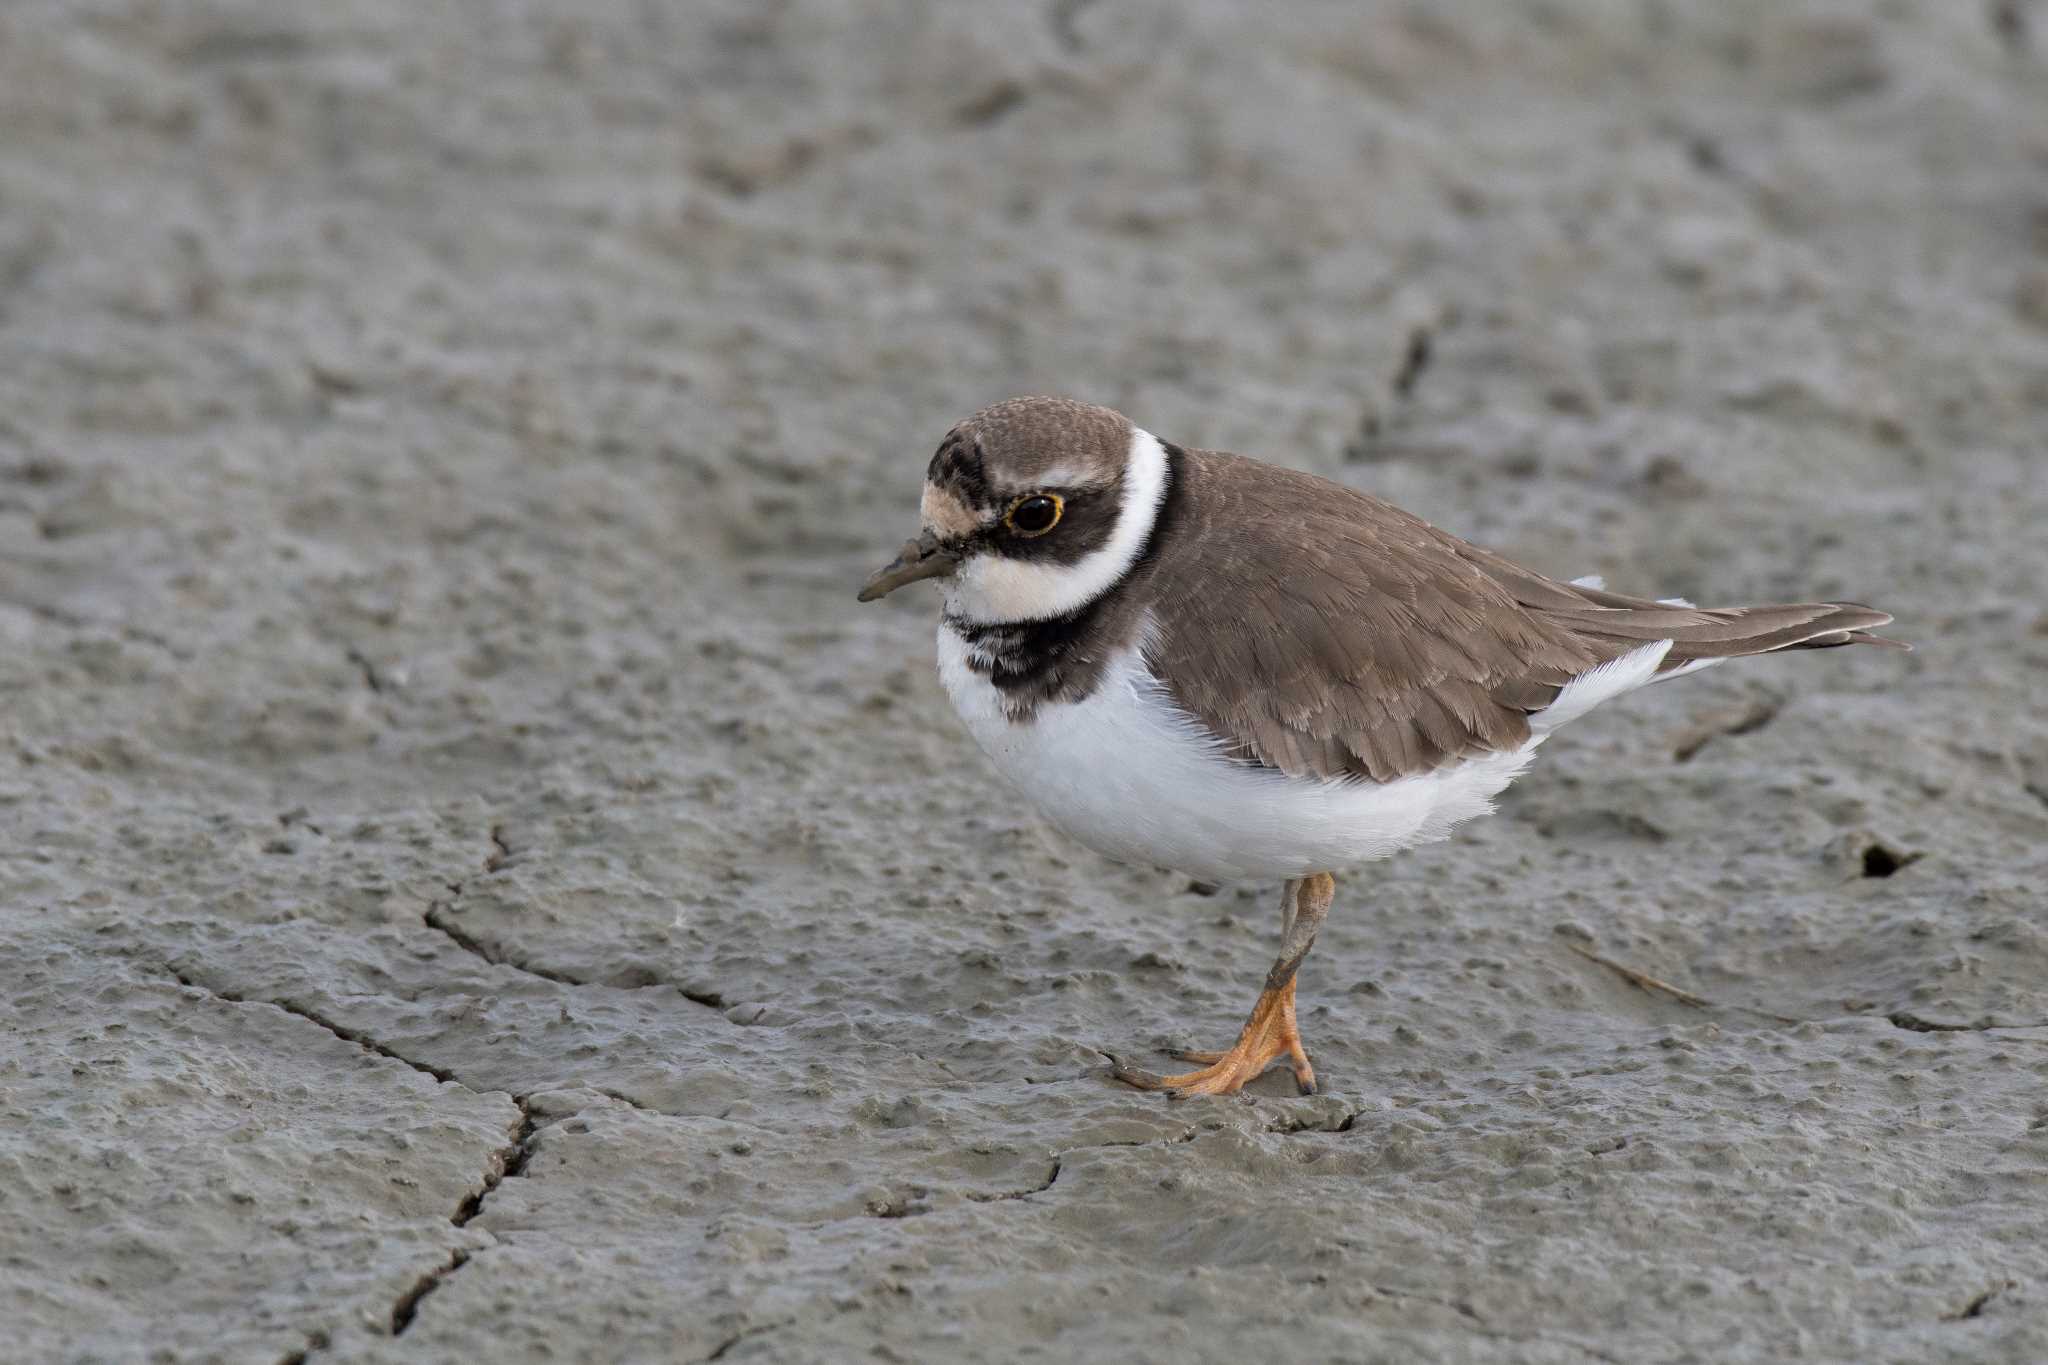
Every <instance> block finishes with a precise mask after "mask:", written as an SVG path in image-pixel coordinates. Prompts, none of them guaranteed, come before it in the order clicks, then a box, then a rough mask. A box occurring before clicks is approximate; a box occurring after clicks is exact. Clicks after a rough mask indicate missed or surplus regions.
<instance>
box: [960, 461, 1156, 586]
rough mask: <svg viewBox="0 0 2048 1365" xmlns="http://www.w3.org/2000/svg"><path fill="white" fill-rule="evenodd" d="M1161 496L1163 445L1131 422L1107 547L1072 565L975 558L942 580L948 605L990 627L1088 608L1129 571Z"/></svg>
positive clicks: (987, 556) (1149, 530) (989, 556)
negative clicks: (1122, 474)
mask: <svg viewBox="0 0 2048 1365" xmlns="http://www.w3.org/2000/svg"><path fill="white" fill-rule="evenodd" d="M1046 482H1047V483H1051V482H1052V480H1050V479H1048V480H1047V481H1046ZM1165 496H1166V447H1165V446H1163V445H1161V444H1160V443H1159V440H1158V438H1157V437H1155V436H1153V435H1152V434H1151V433H1150V432H1148V431H1141V430H1139V429H1138V428H1136V427H1133V428H1132V429H1131V451H1130V458H1129V459H1128V460H1127V461H1126V462H1125V464H1124V481H1123V489H1122V491H1121V492H1120V493H1119V495H1118V497H1117V510H1116V527H1115V529H1114V530H1112V531H1111V532H1110V536H1109V542H1108V543H1107V544H1105V545H1104V546H1102V547H1101V548H1100V549H1098V550H1094V551H1091V552H1090V553H1089V554H1088V555H1087V556H1086V557H1085V558H1083V559H1081V560H1080V561H1079V562H1078V563H1074V564H1043V563H1039V562H1037V561H1034V560H1026V559H1010V558H1007V557H1005V556H1003V555H998V554H988V553H983V554H978V555H975V556H973V557H972V558H971V559H969V560H968V561H967V562H966V563H964V564H962V565H961V566H960V570H959V572H958V573H956V574H954V575H953V577H951V578H950V579H948V580H947V581H946V610H947V611H948V612H949V613H950V614H952V615H954V616H957V617H960V618H962V619H964V620H968V621H972V622H975V623H977V624H980V625H991V624H996V623H999V622H1004V621H1043V620H1046V619H1047V618H1049V617H1053V616H1064V615H1065V614H1066V613H1068V612H1070V611H1073V610H1075V609H1076V608H1079V607H1084V606H1086V605H1088V603H1090V602H1092V601H1094V600H1095V599H1096V598H1098V597H1100V596H1102V594H1104V593H1106V592H1108V591H1109V590H1110V589H1111V588H1113V587H1115V586H1116V583H1117V580H1119V579H1121V578H1122V577H1123V576H1124V575H1125V574H1126V573H1128V572H1130V568H1131V565H1132V564H1133V563H1134V562H1136V560H1137V558H1138V552H1139V551H1140V550H1142V549H1143V548H1144V546H1145V538H1146V537H1147V536H1149V535H1150V534H1151V533H1152V524H1153V523H1154V522H1155V521H1157V520H1158V519H1159V503H1160V500H1161V499H1163V498H1164V497H1165ZM1053 534H1055V535H1057V534H1058V532H1057V531H1055V532H1054V533H1053Z"/></svg>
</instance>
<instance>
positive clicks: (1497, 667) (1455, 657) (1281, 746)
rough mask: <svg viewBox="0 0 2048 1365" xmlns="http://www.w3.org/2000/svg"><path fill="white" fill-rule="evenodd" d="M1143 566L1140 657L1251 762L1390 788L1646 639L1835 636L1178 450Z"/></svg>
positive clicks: (1691, 650) (1789, 613)
mask: <svg viewBox="0 0 2048 1365" xmlns="http://www.w3.org/2000/svg"><path fill="white" fill-rule="evenodd" d="M1177 463H1178V466H1179V474H1180V478H1181V479H1182V481H1183V486H1182V487H1181V488H1179V489H1177V490H1176V494H1177V495H1176V496H1174V497H1173V498H1172V499H1171V500H1170V502H1169V506H1168V508H1167V521H1166V523H1164V524H1162V527H1161V535H1160V539H1159V544H1158V545H1157V547H1156V554H1155V555H1154V557H1153V562H1152V566H1151V568H1152V573H1151V582H1150V584H1149V587H1150V592H1149V594H1148V596H1149V597H1150V599H1151V603H1150V605H1151V610H1152V613H1153V626H1154V633H1153V635H1152V637H1151V640H1150V643H1149V645H1148V653H1149V655H1150V657H1151V661H1152V663H1153V665H1154V667H1155V668H1156V669H1157V670H1158V671H1159V673H1160V674H1161V676H1163V677H1165V678H1167V679H1169V680H1170V686H1171V689H1172V691H1173V694H1174V696H1175V698H1176V700H1178V701H1179V703H1180V704H1181V706H1183V707H1184V708H1185V709H1186V710H1187V711H1189V712H1190V713H1191V714H1193V715H1194V716H1195V717H1196V718H1197V719H1199V720H1200V721H1201V722H1202V723H1203V724H1204V725H1206V726H1207V727H1208V728H1209V729H1210V730H1212V731H1213V732H1214V733H1215V734H1216V735H1218V736H1219V737H1220V738H1222V739H1223V740H1224V741H1225V742H1226V743H1228V744H1230V745H1231V746H1232V747H1233V749H1234V750H1236V751H1237V752H1238V753H1240V754H1241V755H1242V756H1243V757H1245V758H1246V759H1248V760H1251V761H1254V762H1257V763H1260V764H1264V765H1266V766H1268V767H1273V768H1278V769H1281V770H1282V771H1284V772H1287V773H1290V774H1294V775H1298V776H1316V777H1335V776H1358V777H1366V778H1370V779H1372V780H1375V781H1381V782H1385V781H1389V780H1392V779H1393V778H1396V777H1401V776H1405V775H1408V774H1412V773H1419V772H1428V771H1430V770H1432V769H1434V768H1436V767H1438V766H1440V765H1442V764H1444V763H1446V762H1449V761H1451V760H1453V759H1457V758H1461V757H1465V756H1469V755H1474V754H1480V753H1486V752H1494V751H1499V750H1503V749H1512V748H1516V747H1519V746H1520V745H1521V744H1522V743H1523V742H1524V741H1526V740H1527V739H1528V737H1529V715H1530V713H1532V712H1534V711H1538V710H1541V709H1542V708H1543V707H1545V706H1547V705H1549V704H1550V702H1551V701H1553V700H1554V699H1555V698H1556V696H1557V693H1558V690H1559V688H1561V687H1562V686H1563V685H1564V684H1565V683H1567V682H1569V681H1570V680H1571V679H1573V678H1574V677H1577V676H1578V675H1580V674H1582V673H1584V672H1586V671H1587V670H1588V669H1591V668H1593V667H1595V666H1597V665H1599V664H1601V663H1605V662H1606V661H1607V660H1609V659H1613V658H1616V657H1618V656H1619V655H1621V654H1625V653H1627V652H1628V651H1629V650H1631V649H1635V648H1637V647H1638V646H1640V645H1643V644H1645V643H1649V642H1651V641H1654V640H1665V639H1671V640H1676V641H1678V642H1679V643H1677V644H1675V645H1674V646H1673V649H1672V651H1671V655H1670V656H1669V657H1668V658H1667V661H1666V667H1676V666H1678V665H1679V664H1681V663H1683V662H1687V661H1690V660H1693V659H1698V658H1708V657H1719V656H1722V655H1727V654H1747V653H1758V652H1762V651H1764V650H1769V649H1780V648H1787V647H1792V646H1796V645H1801V644H1822V643H1850V642H1851V640H1852V639H1855V638H1869V637H1867V636H1862V635H1861V628H1862V627H1864V626H1869V625H1877V624H1882V623H1883V622H1884V621H1886V620H1889V619H1890V618H1889V617H1887V616H1885V615H1884V614H1883V613H1882V612H1876V611H1871V610H1870V609H1868V608H1864V607H1853V606H1849V605H1846V604H1838V603H1822V604H1808V605H1799V606H1785V607H1761V608H1749V609H1741V608H1738V609H1726V610H1720V611H1703V610H1700V609H1697V608H1679V607H1670V606H1665V605H1662V604H1659V603H1655V602H1651V601H1648V600H1646V599H1642V598H1632V597H1625V596H1623V595H1621V594H1615V593H1606V592H1601V591H1596V590H1592V589H1582V588H1576V587H1573V586H1571V585H1569V584H1564V583H1559V582H1556V581H1554V580H1552V579H1548V578H1544V577H1543V576H1542V575H1540V574H1534V573H1530V572H1529V571H1528V570H1525V569H1521V568H1519V567H1517V566H1516V565H1514V564H1512V563H1510V562H1508V561H1507V560H1504V559H1501V558H1500V557H1499V556H1497V555H1493V554H1491V553H1489V552H1487V551H1484V550H1481V549H1479V548H1477V547H1476V546H1472V545H1468V544H1467V543H1465V542H1464V541H1461V540H1459V539H1458V538H1457V537H1455V536H1452V535H1450V534H1448V533H1446V532H1443V531H1439V530H1437V529H1436V528H1435V527H1433V526H1431V525H1430V524H1429V523H1427V522H1425V521H1423V520H1422V519H1421V518H1419V517H1415V516H1412V515H1410V514H1409V513H1407V512H1403V511H1402V510H1400V509H1399V508H1397V507H1395V506H1393V505H1392V504H1390V503H1387V502H1383V501H1381V500H1380V499H1377V498H1372V497H1368V496H1367V495H1365V494H1362V493H1358V492H1355V491H1353V490H1351V489H1348V488H1345V487H1343V486H1342V485H1339V484H1334V483H1330V482H1328V481H1327V480H1323V479H1318V478H1316V477H1314V476H1312V475H1307V474H1301V473H1297V472H1294V471H1291V470H1286V469H1281V468H1279V467H1277V466H1271V465H1264V464H1259V463H1257V462H1254V461H1250V460H1244V459H1241V458H1239V457H1237V456H1234V455H1225V454H1220V453H1217V452H1213V451H1187V452H1183V453H1182V455H1181V458H1180V459H1179V460H1178V461H1177Z"/></svg>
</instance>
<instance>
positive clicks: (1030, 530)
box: [1003, 493, 1067, 539]
mask: <svg viewBox="0 0 2048 1365" xmlns="http://www.w3.org/2000/svg"><path fill="white" fill-rule="evenodd" d="M1066 511H1067V503H1066V499H1064V498H1062V497H1061V496H1060V495H1059V494H1057V493H1027V494H1025V495H1024V496H1023V497H1021V498H1019V499H1017V500H1016V501H1015V502H1013V503H1011V504H1010V510H1009V511H1007V512H1005V513H1003V525H1004V526H1005V527H1007V528H1008V529H1009V530H1010V531H1011V532H1013V533H1014V534H1016V535H1020V536H1023V537H1025V538H1026V539H1029V538H1031V537H1033V536H1042V535H1044V534H1045V533H1046V532H1047V531H1050V530H1051V529H1052V528H1053V527H1055V526H1057V525H1059V524H1060V518H1061V517H1062V516H1064V515H1066Z"/></svg>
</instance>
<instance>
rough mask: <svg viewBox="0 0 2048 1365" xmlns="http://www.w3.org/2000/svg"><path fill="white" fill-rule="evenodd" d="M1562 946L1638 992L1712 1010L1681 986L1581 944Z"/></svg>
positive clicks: (1706, 1002)
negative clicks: (1666, 996) (1608, 972)
mask: <svg viewBox="0 0 2048 1365" xmlns="http://www.w3.org/2000/svg"><path fill="white" fill-rule="evenodd" d="M1564 946H1565V947H1567V948H1569V949H1571V950H1572V951H1573V952H1575V953H1577V954H1578V955H1579V956H1580V957H1583V958H1585V959H1586V960H1587V961H1588V962H1597V963H1599V964H1600V965H1601V966H1603V967H1605V968H1607V969H1608V970H1609V971H1611V972H1619V973H1620V974H1621V977H1622V979H1623V980H1624V981H1627V982H1628V983H1629V984H1630V985H1632V986H1634V987H1636V988H1637V989H1638V990H1645V991H1662V992H1663V993H1664V994H1666V995H1668V996H1670V997H1671V998H1672V999H1673V1000H1676V1001H1678V1002H1679V1003H1680V1004H1682V1005H1691V1006H1692V1007H1693V1008H1694V1009H1702V1010H1710V1009H1712V1008H1714V1002H1713V1001H1711V1000H1709V999H1707V998H1706V997H1705V996H1701V995H1694V994H1693V993H1692V992H1691V991H1689V990H1687V989H1685V988H1684V987H1683V986H1674V985H1672V984H1671V983H1670V982H1669V981H1661V980H1659V979H1658V978H1656V977H1654V976H1651V975H1650V974H1649V973H1648V972H1639V971H1637V970H1636V969H1635V968H1633V967H1630V966H1628V965H1626V964H1624V963H1620V962H1616V961H1615V960H1614V959H1613V958H1611V957H1602V956H1601V955H1600V954H1598V953H1596V952H1594V951H1593V950H1592V949H1591V948H1588V947H1585V946H1584V945H1582V944H1578V943H1573V942H1572V941H1571V940H1569V939H1567V940H1565V945H1564Z"/></svg>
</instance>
